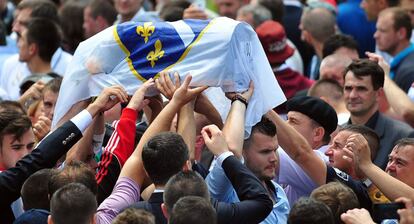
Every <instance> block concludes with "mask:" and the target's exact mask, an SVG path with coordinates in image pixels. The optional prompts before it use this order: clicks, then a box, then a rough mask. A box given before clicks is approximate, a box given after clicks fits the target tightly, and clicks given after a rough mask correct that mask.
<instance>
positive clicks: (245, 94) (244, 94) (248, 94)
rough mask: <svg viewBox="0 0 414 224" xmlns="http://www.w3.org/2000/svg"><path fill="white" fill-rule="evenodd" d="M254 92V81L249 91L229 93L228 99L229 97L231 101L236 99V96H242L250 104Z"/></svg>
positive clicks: (227, 94) (251, 82)
mask: <svg viewBox="0 0 414 224" xmlns="http://www.w3.org/2000/svg"><path fill="white" fill-rule="evenodd" d="M253 90H254V84H253V81H250V83H249V89H247V90H246V91H244V92H241V93H236V92H228V93H226V97H227V98H229V99H230V100H231V99H233V97H234V96H235V95H240V96H242V97H243V98H244V99H246V101H247V102H249V100H250V98H251V97H252V95H253Z"/></svg>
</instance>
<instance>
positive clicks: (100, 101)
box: [86, 86, 128, 117]
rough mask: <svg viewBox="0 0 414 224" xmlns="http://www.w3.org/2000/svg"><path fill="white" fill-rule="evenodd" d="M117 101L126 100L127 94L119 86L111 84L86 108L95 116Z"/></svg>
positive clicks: (122, 101)
mask: <svg viewBox="0 0 414 224" xmlns="http://www.w3.org/2000/svg"><path fill="white" fill-rule="evenodd" d="M118 102H121V103H125V102H128V94H127V93H126V91H125V90H124V88H122V87H121V86H111V87H108V88H105V89H104V90H103V91H102V92H101V94H99V96H98V97H97V98H96V100H95V101H94V102H93V103H92V104H90V105H89V106H88V107H87V108H86V110H88V111H89V113H90V114H91V115H92V117H95V115H96V114H98V113H100V112H104V111H107V110H109V109H111V108H112V107H113V106H114V105H115V104H117V103H118Z"/></svg>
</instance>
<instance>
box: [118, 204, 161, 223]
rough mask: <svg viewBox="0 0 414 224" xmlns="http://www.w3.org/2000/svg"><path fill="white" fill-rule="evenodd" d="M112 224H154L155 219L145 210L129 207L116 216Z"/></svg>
mask: <svg viewBox="0 0 414 224" xmlns="http://www.w3.org/2000/svg"><path fill="white" fill-rule="evenodd" d="M112 224H155V217H154V215H153V214H151V213H149V212H147V211H145V210H142V209H137V208H132V207H131V208H127V209H125V210H124V211H123V212H121V213H120V214H119V215H117V216H116V218H115V219H114V220H113V221H112Z"/></svg>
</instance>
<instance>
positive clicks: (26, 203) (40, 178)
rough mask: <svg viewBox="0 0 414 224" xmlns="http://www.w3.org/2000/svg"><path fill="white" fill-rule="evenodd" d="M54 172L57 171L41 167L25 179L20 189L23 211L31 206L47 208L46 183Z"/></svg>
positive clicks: (47, 194)
mask: <svg viewBox="0 0 414 224" xmlns="http://www.w3.org/2000/svg"><path fill="white" fill-rule="evenodd" d="M54 172H57V171H56V170H54V169H42V170H39V171H37V172H36V173H34V174H32V175H31V176H30V177H29V178H27V179H26V181H25V182H24V184H23V186H22V190H21V191H20V192H21V195H22V201H23V208H24V210H25V211H27V210H29V209H32V208H33V209H44V210H49V187H48V183H49V179H50V177H51V176H52V175H53V173H54Z"/></svg>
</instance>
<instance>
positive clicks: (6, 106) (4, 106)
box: [0, 100, 26, 114]
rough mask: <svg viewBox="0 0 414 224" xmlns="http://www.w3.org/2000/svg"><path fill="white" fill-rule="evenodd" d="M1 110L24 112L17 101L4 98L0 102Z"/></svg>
mask: <svg viewBox="0 0 414 224" xmlns="http://www.w3.org/2000/svg"><path fill="white" fill-rule="evenodd" d="M3 110H12V111H14V112H15V113H19V114H26V111H25V110H24V108H23V107H22V105H21V104H20V103H19V102H17V101H12V100H4V101H1V102H0V111H3Z"/></svg>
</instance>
